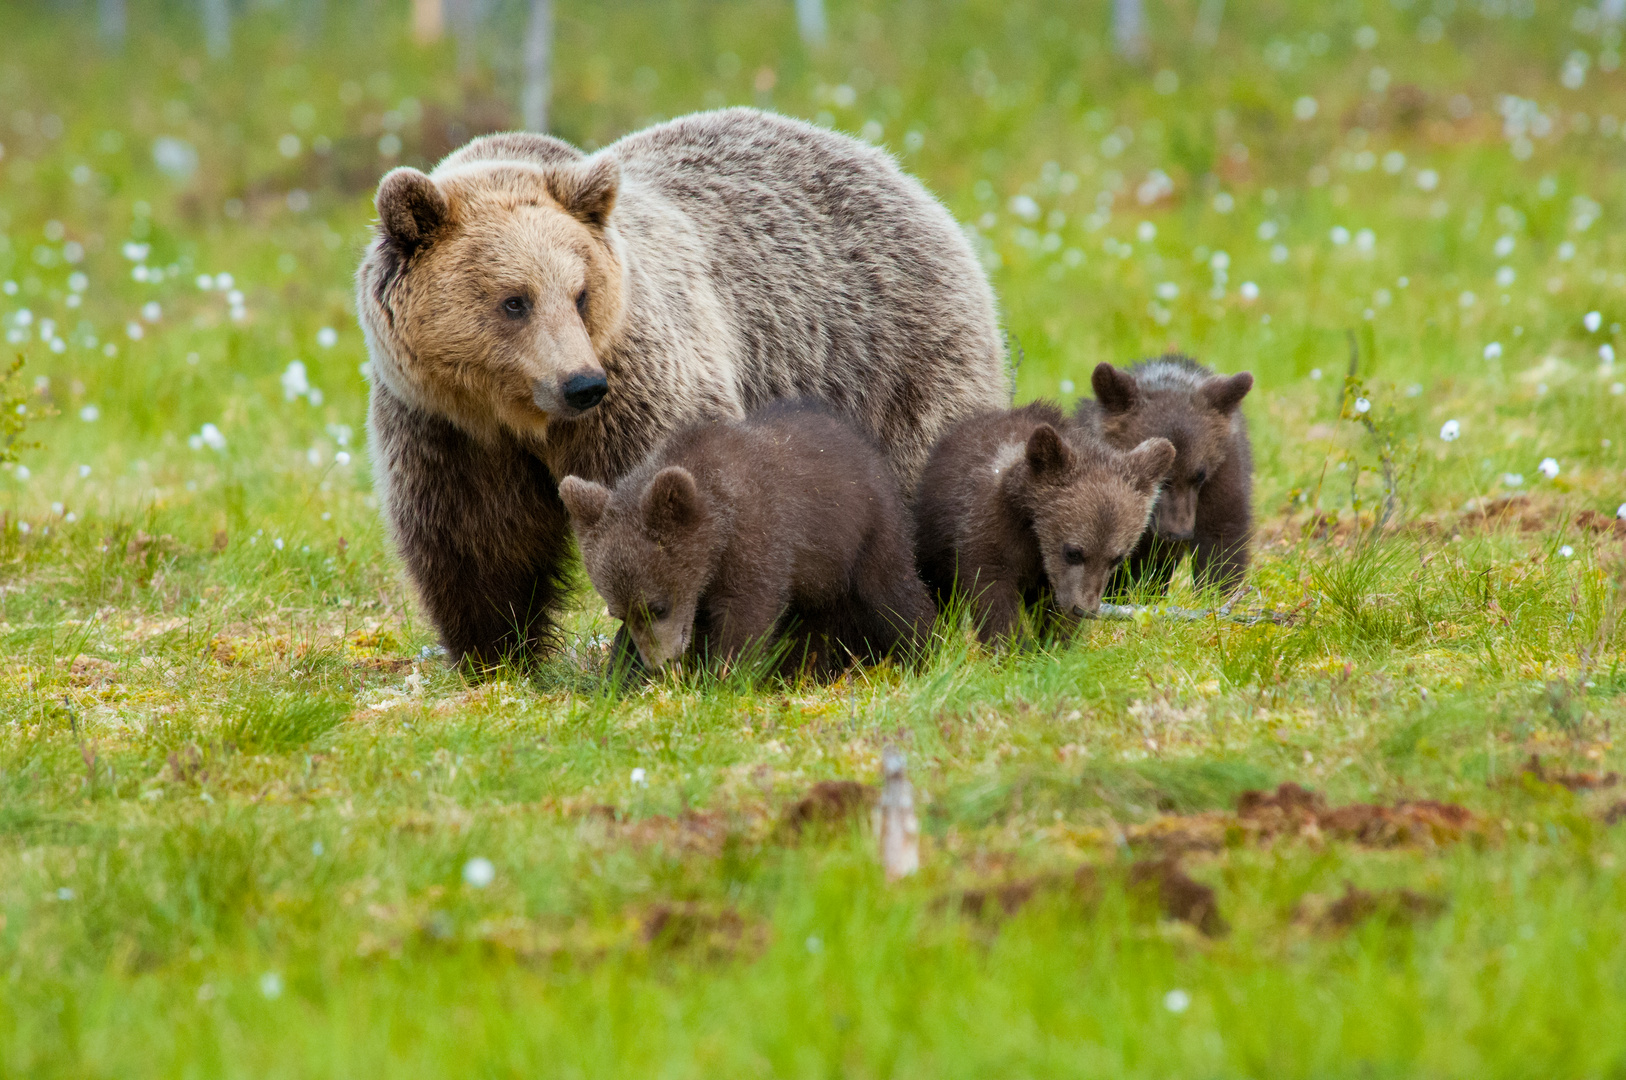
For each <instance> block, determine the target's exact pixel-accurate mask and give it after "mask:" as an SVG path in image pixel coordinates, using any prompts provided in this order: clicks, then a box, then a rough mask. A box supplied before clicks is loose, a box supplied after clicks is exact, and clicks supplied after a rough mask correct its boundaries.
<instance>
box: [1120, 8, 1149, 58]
mask: <svg viewBox="0 0 1626 1080" xmlns="http://www.w3.org/2000/svg"><path fill="white" fill-rule="evenodd" d="M1112 45H1113V48H1115V49H1117V50H1118V55H1119V56H1123V57H1127V58H1128V59H1130V60H1139V59H1141V58H1143V57H1144V56H1145V55H1146V10H1145V8H1144V7H1142V6H1141V0H1112Z"/></svg>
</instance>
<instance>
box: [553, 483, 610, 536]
mask: <svg viewBox="0 0 1626 1080" xmlns="http://www.w3.org/2000/svg"><path fill="white" fill-rule="evenodd" d="M559 498H560V499H562V500H564V504H565V509H566V510H569V511H570V517H571V520H572V521H574V522H575V523H576V527H577V528H578V529H591V528H592V527H593V526H595V525H597V524H598V523H599V521H600V519H602V518H603V517H604V508H605V507H606V506H609V505H610V489H609V488H607V487H605V486H604V485H603V484H595V483H594V482H593V481H591V480H583V479H582V478H581V477H579V476H567V477H565V478H564V480H563V481H561V482H560V484H559Z"/></svg>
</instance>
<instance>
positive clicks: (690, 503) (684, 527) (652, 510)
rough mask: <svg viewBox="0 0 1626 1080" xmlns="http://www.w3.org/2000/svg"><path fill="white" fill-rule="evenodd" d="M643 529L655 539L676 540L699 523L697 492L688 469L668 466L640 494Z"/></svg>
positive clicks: (698, 495)
mask: <svg viewBox="0 0 1626 1080" xmlns="http://www.w3.org/2000/svg"><path fill="white" fill-rule="evenodd" d="M642 509H643V512H644V527H645V528H646V529H648V530H649V531H650V532H651V533H652V534H653V535H655V536H676V535H677V534H679V533H682V532H686V531H688V529H690V528H691V527H693V525H694V524H695V522H697V521H699V520H700V489H699V488H697V487H695V483H694V476H693V475H691V474H690V472H689V470H688V469H685V468H682V467H680V466H677V465H668V466H667V467H666V468H664V469H662V470H661V471H660V472H658V473H656V474H655V479H653V480H651V481H650V482H649V489H648V490H647V491H645V492H644V498H643V503H642Z"/></svg>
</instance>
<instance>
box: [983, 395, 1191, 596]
mask: <svg viewBox="0 0 1626 1080" xmlns="http://www.w3.org/2000/svg"><path fill="white" fill-rule="evenodd" d="M1017 446H1018V447H1020V451H1021V459H1020V461H1019V462H1017V463H1016V464H1015V467H1014V468H1010V469H1008V470H1007V471H1006V474H1005V478H1004V482H1005V483H1006V484H1007V485H1008V487H1007V491H1008V493H1009V495H1010V496H1011V497H1012V499H1013V501H1014V502H1015V504H1016V505H1017V507H1018V508H1019V509H1020V511H1021V512H1022V513H1024V514H1025V515H1026V517H1027V518H1028V520H1029V521H1031V522H1032V523H1033V524H1032V527H1033V532H1034V534H1035V536H1036V537H1037V539H1038V542H1039V555H1040V558H1041V559H1042V560H1043V562H1044V572H1045V577H1046V578H1048V579H1049V582H1050V592H1051V595H1052V598H1053V599H1052V603H1053V604H1054V606H1055V609H1056V611H1058V612H1059V613H1061V614H1062V615H1063V616H1067V617H1071V618H1093V617H1094V615H1095V613H1096V610H1097V609H1098V608H1100V606H1101V596H1102V594H1103V593H1104V592H1105V591H1106V587H1107V580H1108V579H1109V578H1110V577H1111V576H1112V572H1113V571H1114V570H1116V569H1117V568H1118V564H1119V563H1121V562H1123V561H1124V559H1125V558H1126V557H1128V555H1129V553H1130V552H1131V551H1133V550H1134V549H1135V545H1136V544H1138V543H1139V542H1140V538H1141V534H1142V533H1143V532H1145V531H1146V522H1147V518H1148V517H1149V516H1150V515H1151V511H1152V501H1153V500H1154V499H1155V498H1157V492H1158V485H1159V484H1160V483H1161V482H1162V480H1163V478H1164V476H1165V475H1166V474H1167V473H1168V471H1169V467H1170V466H1171V465H1173V464H1174V458H1175V451H1174V446H1173V444H1171V443H1170V442H1169V441H1168V440H1167V439H1147V440H1146V441H1145V442H1143V443H1142V444H1141V445H1139V446H1137V447H1135V449H1133V450H1131V451H1129V452H1127V453H1124V452H1121V451H1117V450H1114V449H1112V448H1111V447H1110V446H1107V445H1105V444H1103V443H1099V442H1096V441H1094V440H1091V439H1081V440H1080V445H1077V446H1075V445H1072V444H1070V443H1069V442H1068V441H1067V440H1066V439H1065V438H1063V437H1062V435H1061V433H1060V432H1058V431H1057V430H1056V429H1055V428H1053V427H1051V426H1050V425H1049V424H1041V425H1040V426H1039V427H1037V428H1035V429H1034V431H1033V433H1032V434H1031V435H1029V436H1028V440H1027V444H1026V445H1025V446H1023V445H1021V444H1017ZM1013 456H1014V455H1013Z"/></svg>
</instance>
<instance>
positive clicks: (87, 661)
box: [57, 655, 119, 690]
mask: <svg viewBox="0 0 1626 1080" xmlns="http://www.w3.org/2000/svg"><path fill="white" fill-rule="evenodd" d="M57 664H58V665H60V666H64V667H66V668H67V669H68V681H69V682H70V683H72V684H73V685H74V686H82V687H85V688H87V689H93V690H94V689H98V688H100V687H103V686H109V685H112V684H113V683H116V682H118V681H119V666H118V665H117V664H115V663H113V662H112V661H111V660H103V659H102V658H101V657H99V656H83V655H81V656H76V657H74V658H73V662H72V663H69V662H68V661H66V660H58V661H57Z"/></svg>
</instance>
